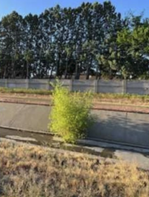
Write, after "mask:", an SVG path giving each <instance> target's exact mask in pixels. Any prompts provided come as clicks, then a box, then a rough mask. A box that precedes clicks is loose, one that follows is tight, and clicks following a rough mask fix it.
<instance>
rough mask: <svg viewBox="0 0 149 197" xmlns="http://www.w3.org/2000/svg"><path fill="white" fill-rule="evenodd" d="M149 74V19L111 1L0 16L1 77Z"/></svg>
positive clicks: (132, 76)
mask: <svg viewBox="0 0 149 197" xmlns="http://www.w3.org/2000/svg"><path fill="white" fill-rule="evenodd" d="M81 74H84V75H85V78H86V79H89V77H90V76H95V78H107V79H113V78H120V79H123V78H125V79H127V78H139V79H147V78H149V77H148V76H149V20H148V18H146V19H144V18H142V16H141V15H140V16H134V15H132V14H131V15H129V16H128V17H125V18H123V17H122V16H121V14H120V13H118V12H116V9H115V7H114V6H113V5H112V4H111V2H107V1H106V2H104V3H103V4H100V3H93V4H92V3H82V5H80V6H79V7H77V8H70V7H69V8H61V7H60V6H59V5H57V6H56V7H52V8H49V9H47V10H45V11H44V12H43V13H41V14H40V15H32V14H28V15H27V16H25V17H22V16H21V15H19V14H18V13H17V12H15V11H13V12H12V13H11V14H9V15H7V16H5V17H3V18H2V19H1V21H0V78H42V79H44V78H52V77H53V76H56V77H60V78H61V77H63V78H65V79H68V78H72V77H73V78H75V79H79V78H80V75H81Z"/></svg>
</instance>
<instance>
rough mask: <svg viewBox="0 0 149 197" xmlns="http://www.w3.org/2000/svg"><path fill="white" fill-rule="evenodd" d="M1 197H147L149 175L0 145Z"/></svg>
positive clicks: (74, 156)
mask: <svg viewBox="0 0 149 197" xmlns="http://www.w3.org/2000/svg"><path fill="white" fill-rule="evenodd" d="M0 155H1V157H0V196H2V197H148V196H149V173H148V172H144V171H141V170H139V169H138V168H137V166H136V165H130V164H126V163H122V162H116V163H113V162H109V161H107V160H101V159H100V158H95V157H92V158H91V157H87V156H86V155H83V154H74V153H68V152H55V151H52V150H51V151H50V149H47V148H43V147H39V146H33V145H25V144H20V143H17V144H16V143H13V142H5V141H3V142H0Z"/></svg>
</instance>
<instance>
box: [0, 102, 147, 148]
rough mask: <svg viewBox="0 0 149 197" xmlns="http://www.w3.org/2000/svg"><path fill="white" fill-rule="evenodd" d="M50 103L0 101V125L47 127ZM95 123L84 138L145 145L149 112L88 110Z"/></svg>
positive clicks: (41, 129) (40, 129) (22, 127)
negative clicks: (30, 103)
mask: <svg viewBox="0 0 149 197" xmlns="http://www.w3.org/2000/svg"><path fill="white" fill-rule="evenodd" d="M49 113H50V107H48V106H40V105H27V104H13V103H0V126H3V127H7V128H11V127H13V128H16V129H23V130H33V131H48V129H47V126H48V123H49V120H48V116H49ZM92 113H93V114H94V115H95V116H96V122H95V124H94V125H93V126H92V127H91V128H90V129H89V130H88V138H89V139H94V140H105V141H109V142H114V143H118V144H127V145H131V146H138V147H145V148H149V115H148V114H140V113H130V112H117V111H105V110H92Z"/></svg>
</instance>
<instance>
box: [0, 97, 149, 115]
mask: <svg viewBox="0 0 149 197" xmlns="http://www.w3.org/2000/svg"><path fill="white" fill-rule="evenodd" d="M0 102H8V103H22V104H34V105H45V106H49V105H51V96H50V95H36V94H31V95H29V94H15V93H14V94H10V93H1V95H0ZM93 109H96V110H111V111H127V112H139V113H149V102H147V101H141V100H139V99H133V100H132V99H125V98H124V99H121V98H120V99H118V98H116V99H111V98H107V99H105V98H99V99H94V101H93Z"/></svg>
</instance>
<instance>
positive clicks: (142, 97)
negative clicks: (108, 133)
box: [0, 87, 149, 103]
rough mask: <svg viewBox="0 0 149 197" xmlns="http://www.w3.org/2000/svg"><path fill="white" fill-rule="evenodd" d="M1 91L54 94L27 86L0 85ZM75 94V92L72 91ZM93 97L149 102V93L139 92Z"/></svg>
mask: <svg viewBox="0 0 149 197" xmlns="http://www.w3.org/2000/svg"><path fill="white" fill-rule="evenodd" d="M0 93H10V94H11V93H14V94H30V95H31V94H34V95H52V91H51V90H45V89H25V88H4V87H0ZM72 94H73V93H72ZM82 94H84V93H81V92H80V93H79V92H78V96H79V95H80V97H81V96H82ZM92 94H93V98H94V99H95V100H96V101H100V100H104V99H105V100H109V101H110V100H115V101H118V100H126V101H130V102H135V101H137V102H144V103H146V102H149V95H137V94H118V93H92Z"/></svg>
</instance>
